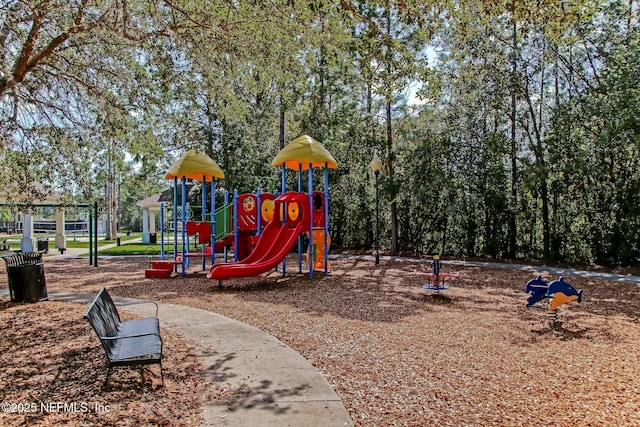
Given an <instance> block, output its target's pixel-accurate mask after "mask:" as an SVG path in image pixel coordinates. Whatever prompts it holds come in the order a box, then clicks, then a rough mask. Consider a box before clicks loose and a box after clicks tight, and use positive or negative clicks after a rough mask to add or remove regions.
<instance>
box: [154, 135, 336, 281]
mask: <svg viewBox="0 0 640 427" xmlns="http://www.w3.org/2000/svg"><path fill="white" fill-rule="evenodd" d="M203 156H204V155H203V154H197V153H196V152H195V151H194V150H192V151H190V152H188V153H186V154H185V155H184V156H183V157H181V158H180V159H179V160H178V161H176V162H175V163H174V165H172V166H171V168H170V169H169V172H168V173H167V175H166V178H167V179H173V180H174V209H173V213H174V221H173V231H174V239H173V244H174V254H176V255H175V257H174V259H173V260H165V259H164V258H165V257H164V206H161V223H162V224H163V226H162V227H161V233H162V234H161V241H160V243H161V256H160V258H161V259H160V260H159V261H150V268H149V269H147V270H146V271H145V275H146V276H147V277H168V276H170V275H171V273H172V272H173V271H174V270H175V269H176V268H177V266H178V265H180V266H181V267H182V276H183V277H184V276H185V274H186V273H185V268H186V267H188V265H189V259H190V258H201V259H202V267H203V270H204V269H205V261H206V259H207V258H210V259H211V261H212V262H211V264H212V266H211V269H210V270H209V272H208V274H207V277H208V278H210V279H217V280H220V281H221V280H225V279H228V278H231V277H242V276H252V275H256V274H260V273H262V272H265V271H268V270H270V269H272V268H275V267H276V266H277V265H278V264H279V263H280V262H282V273H283V274H285V273H286V261H285V258H286V256H287V255H288V254H289V252H290V251H291V250H292V249H293V247H294V246H295V245H296V242H297V244H298V260H299V262H298V269H299V272H302V243H303V242H302V235H303V233H306V234H307V235H308V237H309V249H308V251H307V254H306V258H307V262H308V264H309V276H310V277H312V276H313V270H322V269H324V272H325V274H326V273H328V271H329V269H330V265H329V263H328V259H327V258H328V250H329V245H330V241H331V239H330V236H329V233H328V221H327V219H328V204H327V202H328V197H329V194H328V169H329V168H336V167H337V163H336V161H335V159H334V158H333V156H331V154H330V153H329V152H328V151H327V150H326V149H325V148H324V147H323V146H322V144H320V143H319V142H318V141H316V140H314V139H313V138H311V137H309V136H306V135H303V136H301V137H299V138H297V139H296V140H294V141H292V142H291V143H290V144H289V145H287V146H286V147H285V148H283V149H282V150H281V151H280V153H278V155H277V156H276V158H275V159H274V161H273V162H272V165H273V166H276V167H282V193H281V194H280V195H278V194H277V193H278V192H276V194H272V193H264V192H261V190H260V189H258V191H257V193H245V194H241V195H238V192H237V190H235V191H234V193H233V204H229V203H228V193H225V203H224V206H222V207H221V208H219V209H218V210H216V207H215V181H214V179H217V178H221V177H224V174H223V173H222V171H221V170H220V169H219V167H218V166H217V165H216V164H215V162H213V160H211V159H209V158H208V157H206V156H205V157H203ZM194 159H197V160H194ZM202 165H205V166H206V167H207V168H209V169H205V170H204V172H203V170H202ZM317 167H324V168H325V188H324V192H321V191H314V190H313V169H314V168H317ZM286 169H293V170H296V171H298V191H289V192H287V189H286ZM303 170H305V171H306V170H308V177H309V183H308V189H307V190H308V191H307V192H303V189H302V187H303V185H302V184H303V179H302V171H303ZM178 179H180V180H181V183H182V204H181V205H179V204H178V200H177V198H178ZM187 179H195V180H200V181H202V187H203V193H202V219H201V221H194V220H193V219H192V218H191V215H189V214H188V213H187V212H189V206H188V204H187V203H186V191H185V188H186V180H187ZM208 182H211V208H210V210H209V212H212V213H213V214H208V216H209V217H210V219H207V213H206V209H207V208H206V206H207V199H206V184H207V183H208ZM231 207H232V208H233V211H232V212H230V208H231ZM178 213H180V218H179V219H178ZM178 231H180V233H181V235H180V237H181V238H180V239H179V236H178ZM195 236H197V238H195ZM192 237H193V238H194V241H195V242H196V247H197V245H202V246H201V247H200V248H199V249H197V250H196V251H195V252H191V251H190V249H189V248H190V239H191V238H192ZM179 240H180V241H181V250H180V251H178V241H179ZM231 245H233V253H234V261H235V262H234V263H232V264H227V263H226V261H227V254H226V249H227V247H229V246H231ZM220 251H224V259H225V263H224V264H216V263H215V254H216V252H220Z"/></svg>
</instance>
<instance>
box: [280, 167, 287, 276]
mask: <svg viewBox="0 0 640 427" xmlns="http://www.w3.org/2000/svg"><path fill="white" fill-rule="evenodd" d="M286 192H287V168H286V167H285V165H284V164H283V165H282V194H284V193H286ZM283 211H284V214H283V215H282V218H281V221H282V223H283V224H284V222H285V220H286V215H287V206H286V203H285V204H283ZM285 274H287V256H286V255H285V257H284V259H283V260H282V275H283V276H284V275H285Z"/></svg>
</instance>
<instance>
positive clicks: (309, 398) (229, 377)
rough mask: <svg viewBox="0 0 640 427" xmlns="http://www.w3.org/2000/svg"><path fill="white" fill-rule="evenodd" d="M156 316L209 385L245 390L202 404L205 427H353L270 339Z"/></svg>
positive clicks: (168, 311) (225, 322) (127, 302)
mask: <svg viewBox="0 0 640 427" xmlns="http://www.w3.org/2000/svg"><path fill="white" fill-rule="evenodd" d="M0 297H4V298H8V297H9V295H8V291H6V290H2V291H0ZM94 297H95V295H87V294H75V293H56V292H51V293H49V299H51V300H55V301H71V302H76V303H80V304H86V305H87V306H88V305H89V304H90V303H91V302H92V301H93V298H94ZM113 300H114V303H115V304H116V305H117V306H118V307H119V309H120V310H125V311H127V312H130V313H133V314H136V315H139V316H153V315H155V305H153V304H149V303H148V301H146V302H147V303H145V301H142V300H137V299H131V298H121V297H116V296H114V297H113ZM158 317H159V318H160V325H161V327H163V328H166V329H168V330H170V331H175V332H177V333H179V334H181V335H182V336H183V337H185V338H186V339H188V340H190V341H192V342H194V343H195V344H196V355H197V357H198V358H199V359H200V360H201V362H202V365H203V366H204V368H205V377H206V379H207V381H210V382H212V383H214V384H219V385H221V386H223V387H226V388H230V389H235V388H237V387H240V386H246V392H243V393H240V397H239V398H238V399H237V401H236V402H234V403H233V404H232V406H227V405H219V404H213V403H205V407H204V422H203V424H202V425H203V426H216V427H218V426H233V427H242V426H247V427H255V426H278V427H280V426H309V427H312V426H318V427H326V426H353V422H352V421H351V418H350V417H349V413H348V412H347V410H346V409H345V407H344V405H343V403H342V400H341V399H340V398H339V397H338V395H337V394H336V393H335V392H334V391H333V389H332V388H331V386H330V385H329V383H328V382H327V381H326V379H325V378H324V377H323V376H322V375H321V374H320V373H319V372H318V371H317V370H316V369H315V368H314V367H313V366H312V365H311V364H310V363H309V362H307V360H305V359H304V358H303V357H302V356H301V355H300V354H298V353H297V352H295V351H294V350H292V349H291V348H290V347H288V346H286V345H285V344H284V343H282V342H281V341H279V340H277V339H276V338H274V337H273V336H271V335H269V334H267V333H265V332H262V331H261V330H259V329H257V328H254V327H253V326H249V325H247V324H244V323H241V322H238V321H236V320H233V319H229V318H227V317H224V316H221V315H219V314H216V313H212V312H210V311H206V310H200V309H195V308H190V307H185V306H180V305H175V304H166V303H158ZM96 345H99V342H98V341H96ZM243 391H244V389H243Z"/></svg>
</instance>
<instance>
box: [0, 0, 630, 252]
mask: <svg viewBox="0 0 640 427" xmlns="http://www.w3.org/2000/svg"><path fill="white" fill-rule="evenodd" d="M637 8H638V5H637V4H636V2H634V1H632V2H628V1H612V2H606V3H598V2H588V1H582V2H574V3H571V4H568V3H566V2H565V3H562V4H561V2H560V3H559V2H542V3H541V2H532V1H519V2H515V3H508V4H503V3H497V2H464V3H452V2H438V3H435V2H418V1H382V0H370V1H353V2H333V3H332V2H297V1H296V2H293V1H290V0H277V1H271V2H254V1H247V2H222V1H217V0H208V1H204V2H202V1H194V0H184V1H180V2H161V3H149V2H145V1H138V0H133V1H127V2H98V3H95V4H93V3H91V7H90V8H89V7H87V6H86V3H85V2H79V1H72V2H61V1H49V2H42V3H37V4H35V5H33V6H31V7H30V6H29V5H28V3H27V2H8V3H7V2H5V3H4V4H2V5H0V10H2V15H1V16H2V18H0V47H1V49H2V50H1V51H0V54H1V55H2V59H3V63H4V64H7V65H6V66H4V67H2V69H0V160H1V161H2V164H3V167H2V168H0V184H2V186H3V188H4V189H5V192H6V196H5V197H6V198H7V200H9V201H12V202H18V201H22V202H24V201H27V203H29V202H30V201H33V200H36V199H38V198H42V197H43V196H44V193H45V192H46V190H47V189H49V188H53V189H56V190H57V191H58V192H59V193H61V194H62V196H63V197H64V199H65V200H66V201H69V202H72V201H83V202H86V201H93V200H98V201H99V202H100V204H101V207H102V208H103V209H104V208H106V206H107V199H108V197H107V196H108V195H107V191H106V188H108V187H109V188H112V187H115V188H117V199H118V203H117V205H118V208H117V213H115V215H116V216H117V220H118V222H119V223H120V226H121V227H122V228H124V229H136V228H138V227H139V224H140V216H141V213H140V211H139V209H138V208H137V207H136V205H135V204H136V202H137V201H139V200H141V199H143V198H145V197H147V196H150V195H152V194H154V193H156V192H159V191H161V190H163V189H166V188H169V187H170V186H171V183H167V182H165V181H164V173H165V171H166V170H167V169H168V167H169V165H170V164H171V163H172V162H173V161H174V160H175V159H176V158H178V157H179V156H180V155H182V154H183V153H184V152H185V151H186V150H187V149H190V148H197V149H199V150H202V151H204V152H206V153H207V154H208V155H209V156H210V157H212V158H213V159H214V160H216V161H217V162H218V164H219V165H220V166H221V167H222V169H223V170H224V172H225V179H224V180H222V181H221V182H219V183H218V189H219V190H220V191H224V190H225V189H228V190H232V189H234V188H238V189H239V190H240V191H241V192H244V191H252V190H254V189H256V188H257V187H258V186H264V184H265V183H267V182H271V183H276V185H275V186H276V187H278V188H279V187H280V185H279V184H277V183H279V182H280V171H279V170H276V169H275V168H273V167H271V166H270V163H271V160H272V159H273V157H274V156H275V155H276V153H277V152H278V150H279V149H280V143H281V141H280V136H281V135H284V142H285V143H286V142H288V141H290V140H292V139H294V138H295V137H297V136H299V135H300V134H303V133H307V134H309V135H311V136H313V137H314V138H316V139H318V140H320V141H321V142H322V143H323V144H324V145H325V146H326V147H327V148H328V149H329V151H331V152H332V154H333V155H334V157H335V158H336V159H337V160H338V163H339V168H338V169H337V170H332V171H331V172H330V175H329V187H330V218H331V220H330V222H331V225H330V232H331V234H332V241H333V247H348V248H358V249H370V248H371V247H372V245H373V243H374V240H375V230H376V223H375V218H376V210H375V178H374V175H373V173H372V172H371V170H370V168H369V162H370V160H371V158H372V157H373V155H374V153H377V154H378V155H380V156H381V157H382V158H383V160H384V169H383V171H382V173H381V174H380V176H379V180H378V187H379V194H378V195H379V200H380V210H379V214H380V224H379V231H380V243H381V245H382V247H383V248H391V249H402V250H406V251H411V252H414V253H435V252H438V253H446V254H452V255H458V256H479V255H485V256H491V257H504V256H508V255H516V256H518V257H523V258H541V257H542V258H546V259H548V260H552V261H553V260H556V261H567V262H584V263H605V264H611V265H632V264H638V262H639V261H640V253H639V252H640V248H639V247H638V246H639V243H638V238H639V236H640V208H639V207H638V206H639V205H638V203H637V195H638V193H639V191H640V170H639V167H638V162H637V160H636V159H637V158H638V156H639V155H640V153H639V152H638V151H639V147H640V140H639V135H640V125H638V117H639V114H638V112H639V111H640V92H639V90H638V87H640V81H639V79H640V77H639V76H640V59H639V58H640V35H639V31H640V30H639V28H640V25H639V23H638V20H637ZM30 34H37V35H38V37H37V38H34V37H32V36H30ZM427 46H428V47H427ZM408 84H412V85H414V86H415V85H418V86H419V87H420V90H419V95H420V97H421V100H422V103H421V104H420V105H410V104H409V102H408V99H407V98H406V97H405V94H404V92H405V91H406V88H407V85H408ZM281 120H282V124H281ZM315 175H316V178H315V180H314V188H316V189H321V188H322V187H323V184H324V183H323V176H322V173H321V172H320V171H318V172H317V173H316V174H315ZM34 183H42V184H43V185H35V184H34ZM267 186H269V185H267ZM270 186H271V187H274V185H270ZM305 186H306V180H305ZM287 187H288V188H289V189H292V188H297V176H296V174H295V173H294V172H290V173H289V175H288V182H287ZM268 190H271V191H273V188H268ZM194 197H195V198H196V200H194V201H193V203H194V204H195V205H199V203H200V200H199V198H198V196H197V195H195V196H194ZM5 216H6V215H5ZM512 224H513V225H515V228H514V227H513V226H512ZM513 237H514V238H515V240H514V242H515V245H514V244H513V243H512V240H511V239H512V238H513ZM514 246H515V247H514Z"/></svg>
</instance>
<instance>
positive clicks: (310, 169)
mask: <svg viewBox="0 0 640 427" xmlns="http://www.w3.org/2000/svg"><path fill="white" fill-rule="evenodd" d="M309 213H310V215H309V278H312V277H313V166H312V164H311V163H309Z"/></svg>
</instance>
